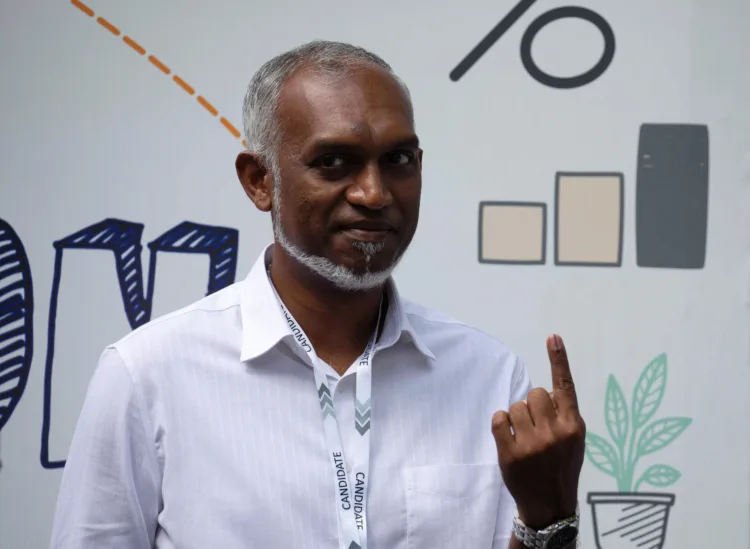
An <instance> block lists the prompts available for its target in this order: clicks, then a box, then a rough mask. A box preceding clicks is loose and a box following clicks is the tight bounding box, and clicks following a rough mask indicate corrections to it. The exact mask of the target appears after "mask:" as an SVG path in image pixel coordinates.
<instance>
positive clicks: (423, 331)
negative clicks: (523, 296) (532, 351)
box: [401, 298, 517, 360]
mask: <svg viewBox="0 0 750 549" xmlns="http://www.w3.org/2000/svg"><path fill="white" fill-rule="evenodd" d="M401 303H402V306H403V308H404V313H405V314H406V316H407V318H408V319H409V322H410V323H411V325H412V326H413V327H414V329H415V330H416V331H417V333H418V334H419V335H420V337H422V338H424V339H425V340H427V341H430V340H433V341H434V340H436V339H439V340H441V341H444V342H451V343H452V344H457V343H458V344H461V345H466V346H467V347H466V348H469V349H472V351H473V352H477V353H486V352H491V353H493V354H495V355H496V356H501V357H503V356H504V357H506V358H508V359H512V360H516V358H517V357H516V355H515V354H514V353H513V352H512V351H511V350H510V348H508V346H507V345H506V344H505V343H504V342H503V341H501V340H500V339H498V338H496V337H494V336H491V335H490V334H488V333H487V332H485V331H483V330H481V329H479V328H477V327H476V326H473V325H471V324H468V323H466V322H464V321H462V320H459V319H457V318H455V317H452V316H450V315H448V314H446V313H444V312H442V311H440V310H437V309H434V308H431V307H427V306H425V305H423V304H421V303H417V302H415V301H411V300H409V299H404V298H402V299H401ZM428 345H429V343H428Z"/></svg>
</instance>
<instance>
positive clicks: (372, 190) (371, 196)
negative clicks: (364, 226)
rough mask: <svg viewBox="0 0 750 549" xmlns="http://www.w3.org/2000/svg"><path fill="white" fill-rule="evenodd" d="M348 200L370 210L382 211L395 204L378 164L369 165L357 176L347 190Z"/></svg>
mask: <svg viewBox="0 0 750 549" xmlns="http://www.w3.org/2000/svg"><path fill="white" fill-rule="evenodd" d="M347 200H348V201H349V203H350V204H353V205H357V206H361V207H363V208H368V209H370V210H381V209H383V208H386V207H388V206H390V205H391V203H393V195H392V194H391V191H390V189H389V188H388V185H387V182H386V181H385V180H384V178H383V174H382V172H381V167H380V166H379V165H378V164H377V163H368V164H367V165H365V166H364V168H363V169H362V170H361V171H360V172H359V173H358V174H357V176H356V177H355V180H354V184H353V185H351V186H350V187H349V189H348V190H347Z"/></svg>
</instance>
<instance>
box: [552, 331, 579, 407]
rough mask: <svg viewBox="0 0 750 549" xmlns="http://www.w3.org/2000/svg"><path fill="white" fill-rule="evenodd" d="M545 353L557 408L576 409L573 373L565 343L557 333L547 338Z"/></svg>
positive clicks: (576, 399)
mask: <svg viewBox="0 0 750 549" xmlns="http://www.w3.org/2000/svg"><path fill="white" fill-rule="evenodd" d="M547 354H548V355H549V363H550V366H551V370H552V391H553V392H554V394H555V402H556V403H557V405H558V408H559V410H560V411H561V412H568V411H577V410H578V397H577V396H576V387H575V383H573V374H572V373H571V372H570V364H569V363H568V354H567V353H566V351H565V344H564V343H563V340H562V338H561V337H560V336H559V335H557V334H555V335H552V336H550V337H548V338H547Z"/></svg>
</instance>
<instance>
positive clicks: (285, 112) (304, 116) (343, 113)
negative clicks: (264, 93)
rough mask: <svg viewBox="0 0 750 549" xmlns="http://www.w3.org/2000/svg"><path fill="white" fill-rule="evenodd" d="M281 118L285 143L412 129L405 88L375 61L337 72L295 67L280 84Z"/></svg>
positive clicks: (407, 132)
mask: <svg viewBox="0 0 750 549" xmlns="http://www.w3.org/2000/svg"><path fill="white" fill-rule="evenodd" d="M279 117H280V119H281V122H282V124H283V127H284V134H285V141H286V142H288V141H289V140H294V141H309V140H335V139H336V138H342V139H347V138H357V137H360V138H361V137H376V135H377V136H378V137H381V138H388V137H389V136H391V137H393V138H396V139H403V138H405V137H407V138H408V137H409V136H411V135H413V131H414V130H413V120H412V113H411V109H410V106H409V102H408V100H407V98H406V95H405V93H404V91H403V89H402V88H401V86H400V85H399V84H398V82H396V80H395V79H394V78H393V77H392V75H390V73H388V72H387V71H385V70H384V69H382V68H380V67H377V66H375V65H373V66H372V67H363V68H358V69H357V70H355V71H352V72H350V73H347V74H344V75H336V76H331V75H328V74H325V73H316V72H313V71H310V70H305V69H303V70H301V71H299V72H298V73H296V74H294V75H293V76H292V77H290V78H289V80H288V81H287V82H286V83H285V85H284V88H283V90H282V94H281V97H280V101H279ZM373 134H376V135H373Z"/></svg>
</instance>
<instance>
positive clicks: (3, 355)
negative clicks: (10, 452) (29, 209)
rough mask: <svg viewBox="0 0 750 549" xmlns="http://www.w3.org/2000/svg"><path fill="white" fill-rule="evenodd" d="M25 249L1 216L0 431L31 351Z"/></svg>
mask: <svg viewBox="0 0 750 549" xmlns="http://www.w3.org/2000/svg"><path fill="white" fill-rule="evenodd" d="M33 294H34V293H33V288H32V281H31V268H30V266H29V260H28V258H27V257H26V250H25V249H24V247H23V244H22V243H21V239H20V238H19V237H18V235H17V234H16V232H15V231H14V230H13V227H11V226H10V224H9V223H7V222H6V221H5V220H3V219H0V431H2V429H3V427H4V426H5V425H6V424H7V423H8V420H9V419H10V417H11V415H12V414H13V411H14V410H15V408H16V405H17V404H18V402H19V401H20V400H21V397H22V396H23V392H24V389H25V388H26V381H27V380H28V377H29V370H30V369H31V358H32V354H33V335H34V333H33V331H34V326H33V316H34V295H33Z"/></svg>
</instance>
